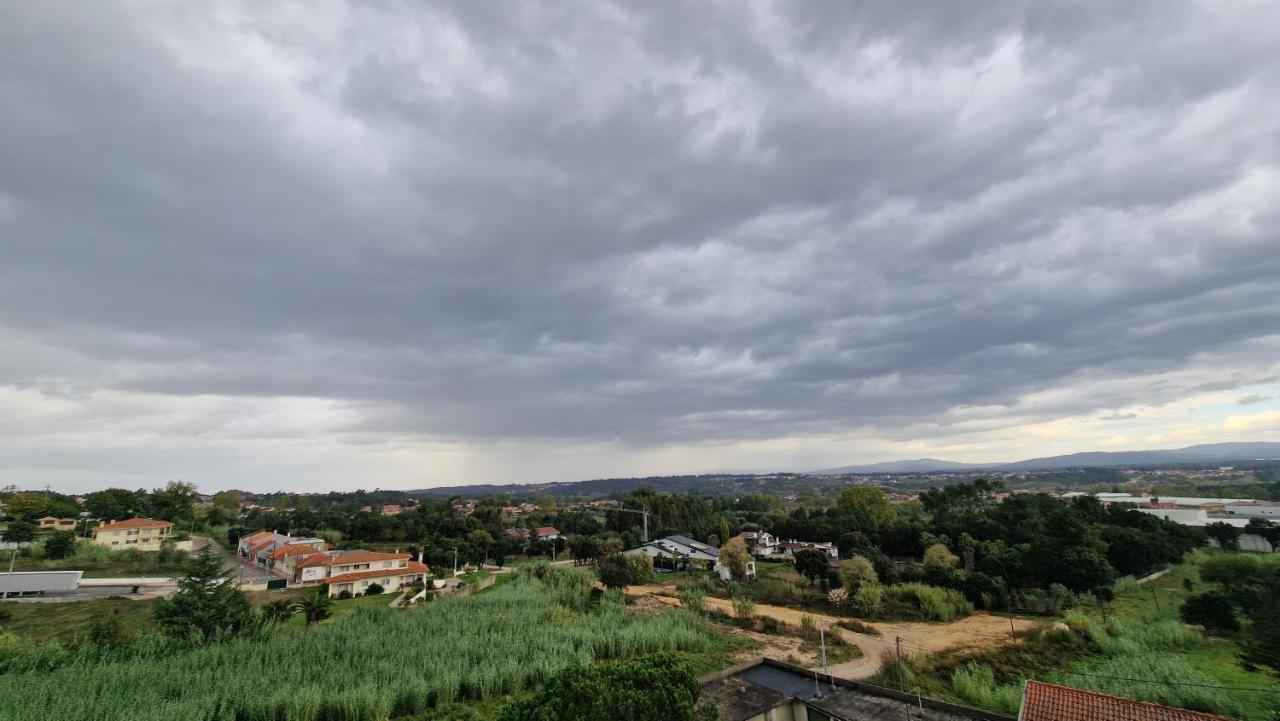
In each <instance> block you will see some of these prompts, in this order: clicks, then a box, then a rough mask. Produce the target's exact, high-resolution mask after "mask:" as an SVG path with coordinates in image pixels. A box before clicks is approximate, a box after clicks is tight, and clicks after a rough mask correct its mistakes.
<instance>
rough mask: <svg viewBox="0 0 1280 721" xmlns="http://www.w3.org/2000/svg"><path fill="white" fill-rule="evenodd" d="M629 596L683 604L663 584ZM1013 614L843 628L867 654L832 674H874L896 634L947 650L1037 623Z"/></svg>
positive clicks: (906, 644)
mask: <svg viewBox="0 0 1280 721" xmlns="http://www.w3.org/2000/svg"><path fill="white" fill-rule="evenodd" d="M626 592H627V595H629V596H651V597H653V598H656V599H658V600H659V601H662V602H663V603H666V604H668V605H672V606H679V605H680V600H679V599H678V598H676V596H675V591H674V590H672V589H670V588H666V587H663V586H628V587H627V591H626ZM705 603H706V605H707V607H708V608H713V609H715V610H717V611H723V612H725V613H728V614H730V615H732V614H733V604H732V603H731V602H730V601H727V600H725V599H723V598H712V597H711V596H708V597H707V598H706V601H705ZM756 615H758V616H768V617H770V618H774V619H777V620H778V621H781V622H782V623H786V624H789V625H792V626H799V625H800V619H801V618H803V617H804V616H812V617H813V618H814V620H825V621H827V622H828V623H830V624H833V625H834V624H835V623H836V622H837V621H841V620H844V619H841V618H840V617H839V616H830V615H827V614H822V613H810V612H807V611H798V610H796V609H794V608H786V607H784V606H770V605H768V604H757V605H756ZM1012 623H1013V626H1012V628H1011V627H1010V625H1009V624H1010V619H1009V618H1006V617H1001V616H992V615H989V614H985V613H976V614H973V615H972V616H968V617H965V618H962V619H960V620H958V621H952V622H950V623H873V624H867V625H869V626H871V627H873V628H875V629H876V630H877V631H879V632H880V635H879V636H872V635H870V634H865V633H854V632H853V631H849V630H847V629H843V628H842V629H840V634H841V635H842V636H844V638H845V639H846V640H848V641H849V642H850V643H855V644H857V645H858V648H860V649H861V650H862V657H861V658H857V659H854V660H853V661H849V662H846V663H840V664H835V665H833V666H831V675H832V676H836V677H838V678H847V679H853V680H858V679H864V678H867V677H868V676H871V675H873V674H875V672H876V671H877V670H879V668H880V662H881V660H882V659H883V658H884V657H885V656H887V655H890V654H892V653H894V652H895V651H894V649H895V646H896V639H898V638H901V639H902V650H903V653H904V654H910V653H928V652H936V651H942V650H944V649H948V648H955V647H957V646H966V647H982V646H995V645H999V644H1002V643H1005V642H1007V641H1009V639H1010V637H1011V632H1012V629H1017V630H1019V631H1020V630H1022V629H1024V628H1029V627H1030V626H1032V625H1034V624H1033V623H1032V622H1030V621H1025V620H1023V619H1012Z"/></svg>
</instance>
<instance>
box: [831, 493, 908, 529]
mask: <svg viewBox="0 0 1280 721" xmlns="http://www.w3.org/2000/svg"><path fill="white" fill-rule="evenodd" d="M836 512H837V513H839V514H840V516H841V517H842V518H843V519H844V522H845V525H846V526H847V527H848V528H849V530H855V531H862V532H864V533H873V532H875V531H877V530H879V529H880V528H881V527H883V526H886V525H888V524H890V523H892V522H893V520H894V518H895V517H896V516H897V511H896V510H895V509H894V507H893V506H892V505H891V504H890V503H889V498H888V497H887V496H885V495H884V491H881V490H880V489H879V488H871V487H870V486H855V487H853V488H846V489H844V490H843V491H841V493H840V497H839V498H838V499H837V500H836Z"/></svg>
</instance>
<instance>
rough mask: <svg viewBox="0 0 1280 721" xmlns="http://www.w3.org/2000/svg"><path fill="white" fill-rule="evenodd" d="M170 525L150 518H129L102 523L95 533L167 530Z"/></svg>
mask: <svg viewBox="0 0 1280 721" xmlns="http://www.w3.org/2000/svg"><path fill="white" fill-rule="evenodd" d="M172 525H173V524H172V523H169V522H168V521H156V520H152V519H150V518H130V519H127V520H124V521H116V522H115V523H104V524H102V525H100V526H98V527H97V528H95V529H93V530H95V531H120V530H124V529H126V528H169V527H170V526H172Z"/></svg>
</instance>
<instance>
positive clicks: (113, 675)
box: [0, 568, 715, 721]
mask: <svg viewBox="0 0 1280 721" xmlns="http://www.w3.org/2000/svg"><path fill="white" fill-rule="evenodd" d="M537 575H540V578H539V577H535V574H532V573H531V574H529V575H528V576H526V577H523V578H521V579H519V580H517V581H515V582H512V583H509V584H507V585H505V586H503V587H502V588H499V589H497V590H495V591H492V592H490V593H486V594H482V595H477V596H474V597H470V598H459V599H444V600H441V601H439V602H436V603H432V604H429V605H427V606H424V607H422V608H414V609H408V610H392V609H388V608H362V609H360V610H359V611H357V612H356V613H355V614H353V615H352V616H350V617H348V618H346V619H344V620H343V621H342V622H341V623H333V624H322V625H320V626H318V627H316V628H315V629H313V630H312V631H310V632H308V633H298V634H275V635H272V636H270V637H269V638H265V639H256V638H248V639H236V640H229V641H225V642H222V643H215V644H209V645H207V646H204V647H201V648H195V649H190V648H188V649H185V650H180V651H174V650H173V649H170V648H157V649H154V650H150V651H140V652H135V654H134V655H133V656H132V657H130V658H127V659H120V658H114V659H112V658H109V657H106V656H104V655H103V654H101V653H85V654H83V655H82V656H78V657H77V658H75V659H73V660H72V661H71V662H70V663H67V664H64V665H62V666H61V667H60V668H56V669H53V670H51V671H47V672H39V671H36V670H23V671H16V672H12V671H11V672H10V673H7V674H4V675H3V676H0V718H5V719H7V720H11V721H26V720H27V719H40V720H41V721H43V720H44V719H49V718H94V719H102V720H103V721H112V720H115V719H140V718H181V719H192V720H202V719H203V720H208V721H215V720H217V721H241V720H244V719H273V720H277V721H315V720H317V719H347V720H350V721H364V720H366V719H368V720H374V719H385V718H387V717H388V716H403V715H410V714H414V713H419V712H422V711H423V710H425V709H429V708H432V707H435V706H437V705H440V704H444V703H447V702H451V701H454V700H458V699H491V698H494V697H496V696H502V695H506V694H511V693H515V692H519V691H523V690H525V689H529V688H532V687H535V686H537V685H538V684H540V683H542V682H544V681H546V680H547V679H550V678H551V677H553V676H554V675H555V674H556V673H558V672H560V671H561V670H563V669H565V668H568V667H570V666H580V665H583V664H587V663H590V662H592V661H594V660H599V659H617V658H629V657H635V656H639V655H644V654H651V653H657V652H664V651H667V652H680V653H695V654H696V653H705V652H707V651H708V650H710V649H711V648H712V647H713V646H714V644H715V640H714V639H713V638H712V635H711V632H710V631H709V629H708V627H707V625H706V623H705V622H704V621H703V620H701V619H700V618H698V617H697V616H696V615H694V614H691V613H687V612H684V611H678V610H674V611H671V612H664V613H660V614H629V613H628V612H627V610H626V609H625V608H624V607H623V606H622V605H621V604H620V603H619V602H618V601H617V600H616V599H617V596H616V594H615V595H614V596H612V597H611V598H610V597H606V598H604V599H601V600H599V601H593V600H591V598H590V584H591V580H590V578H589V577H588V576H586V575H584V574H579V573H576V572H572V571H568V570H565V569H554V568H543V569H539V571H538V573H537ZM411 640H413V642H410V641H411ZM334 689H342V693H341V694H335V693H334Z"/></svg>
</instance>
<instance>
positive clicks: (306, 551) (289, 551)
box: [267, 544, 320, 558]
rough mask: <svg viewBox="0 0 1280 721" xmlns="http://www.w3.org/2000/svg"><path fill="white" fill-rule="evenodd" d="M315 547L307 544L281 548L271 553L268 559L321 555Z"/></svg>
mask: <svg viewBox="0 0 1280 721" xmlns="http://www.w3.org/2000/svg"><path fill="white" fill-rule="evenodd" d="M319 552H320V551H318V550H316V547H315V546H308V545H305V544H298V545H289V546H281V547H279V548H277V549H276V550H274V551H272V552H271V553H269V554H267V558H284V557H285V556H309V555H311V554H313V553H319Z"/></svg>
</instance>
